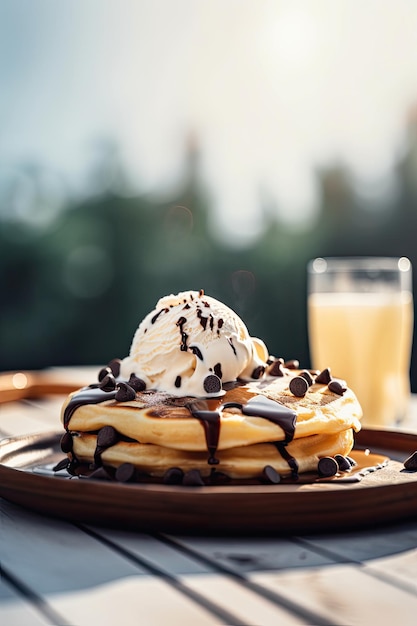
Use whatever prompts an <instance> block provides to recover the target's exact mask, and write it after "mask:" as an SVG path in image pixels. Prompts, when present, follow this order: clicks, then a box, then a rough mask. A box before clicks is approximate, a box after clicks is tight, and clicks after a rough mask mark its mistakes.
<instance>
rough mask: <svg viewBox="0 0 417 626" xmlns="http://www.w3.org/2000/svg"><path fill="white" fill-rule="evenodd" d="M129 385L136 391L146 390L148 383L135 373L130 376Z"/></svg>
mask: <svg viewBox="0 0 417 626" xmlns="http://www.w3.org/2000/svg"><path fill="white" fill-rule="evenodd" d="M129 385H130V386H131V387H132V389H134V390H135V391H145V389H146V383H145V381H144V380H142V379H141V378H139V377H138V376H135V374H131V375H130V378H129Z"/></svg>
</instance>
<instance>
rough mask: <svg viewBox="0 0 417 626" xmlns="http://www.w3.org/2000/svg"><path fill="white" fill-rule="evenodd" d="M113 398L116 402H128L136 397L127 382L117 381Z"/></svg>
mask: <svg viewBox="0 0 417 626" xmlns="http://www.w3.org/2000/svg"><path fill="white" fill-rule="evenodd" d="M115 398H116V400H117V402H129V401H130V400H134V399H135V398H136V391H135V390H134V389H133V388H132V387H131V386H130V385H128V384H127V383H117V391H116V395H115Z"/></svg>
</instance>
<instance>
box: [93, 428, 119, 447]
mask: <svg viewBox="0 0 417 626" xmlns="http://www.w3.org/2000/svg"><path fill="white" fill-rule="evenodd" d="M118 441H119V433H118V432H117V430H116V429H115V428H113V426H103V428H100V430H99V431H98V433H97V447H99V448H109V447H110V446H114V444H115V443H117V442H118Z"/></svg>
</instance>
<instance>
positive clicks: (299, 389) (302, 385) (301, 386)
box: [289, 376, 308, 398]
mask: <svg viewBox="0 0 417 626" xmlns="http://www.w3.org/2000/svg"><path fill="white" fill-rule="evenodd" d="M289 388H290V391H291V393H292V394H293V395H294V396H297V398H302V397H303V396H305V395H306V393H307V391H308V382H307V381H306V379H305V378H303V377H302V376H295V377H294V378H291V380H290V384H289Z"/></svg>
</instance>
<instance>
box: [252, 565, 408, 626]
mask: <svg viewBox="0 0 417 626" xmlns="http://www.w3.org/2000/svg"><path fill="white" fill-rule="evenodd" d="M250 579H251V580H253V581H254V582H256V583H257V584H260V585H262V586H264V587H265V588H267V589H271V590H276V589H283V590H285V595H286V597H287V598H288V599H291V600H293V601H298V602H302V604H303V606H305V608H306V609H309V610H311V611H318V610H320V612H321V613H322V614H323V615H325V616H326V617H327V619H328V620H329V621H330V622H331V623H332V624H334V625H335V626H339V625H340V626H346V624H349V626H369V625H370V624H378V626H392V625H393V624H401V626H415V623H416V614H417V598H416V597H415V596H413V595H411V594H410V593H407V592H406V591H403V590H401V589H398V588H396V587H394V586H392V585H390V584H389V583H386V582H384V581H382V580H378V579H376V578H374V577H372V576H368V575H367V574H366V573H365V572H363V571H362V570H361V569H360V568H359V567H358V566H357V565H332V566H328V567H321V568H312V569H311V570H292V571H290V570H287V571H282V572H275V573H273V572H257V573H255V572H254V573H252V574H250Z"/></svg>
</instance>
